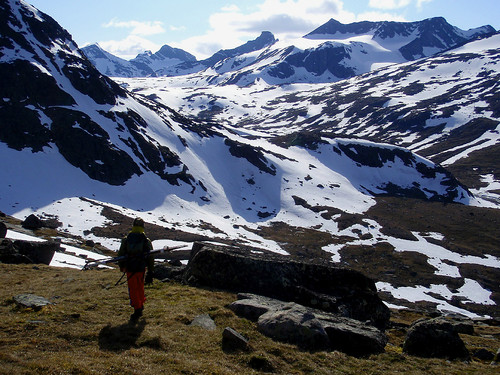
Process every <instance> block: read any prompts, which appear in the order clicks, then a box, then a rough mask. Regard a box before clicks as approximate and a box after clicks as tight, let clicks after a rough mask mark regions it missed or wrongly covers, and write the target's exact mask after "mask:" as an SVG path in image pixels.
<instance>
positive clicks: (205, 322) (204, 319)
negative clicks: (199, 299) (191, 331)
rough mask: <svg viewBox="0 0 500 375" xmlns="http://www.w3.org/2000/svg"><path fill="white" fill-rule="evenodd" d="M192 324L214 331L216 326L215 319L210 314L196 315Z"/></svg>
mask: <svg viewBox="0 0 500 375" xmlns="http://www.w3.org/2000/svg"><path fill="white" fill-rule="evenodd" d="M189 325H190V326H194V327H201V328H203V329H206V330H207V331H213V330H214V329H215V328H217V327H216V325H215V322H214V320H213V319H212V318H211V317H210V315H208V314H202V315H198V316H196V317H195V318H194V319H193V321H192V322H191V324H189Z"/></svg>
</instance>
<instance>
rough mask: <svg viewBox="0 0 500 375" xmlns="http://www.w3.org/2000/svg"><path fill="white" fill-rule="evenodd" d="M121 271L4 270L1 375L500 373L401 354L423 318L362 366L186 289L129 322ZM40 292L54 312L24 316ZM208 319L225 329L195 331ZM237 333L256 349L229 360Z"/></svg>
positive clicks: (478, 336)
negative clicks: (265, 330)
mask: <svg viewBox="0 0 500 375" xmlns="http://www.w3.org/2000/svg"><path fill="white" fill-rule="evenodd" d="M120 276H121V274H120V272H119V271H118V270H115V269H113V270H91V271H78V270H73V269H59V268H52V267H48V266H43V265H38V266H33V265H7V264H0V282H1V284H2V285H3V286H4V287H3V288H1V290H0V316H1V317H2V319H0V373H2V374H20V373H26V374H90V373H99V374H115V373H122V374H160V373H165V374H235V373H238V374H252V373H260V372H263V371H273V372H274V373H277V374H308V373H310V374H313V373H314V374H387V373H401V372H405V373H407V374H443V373H446V374H464V373H467V374H494V373H497V371H498V367H497V366H492V365H490V363H489V362H481V361H478V360H475V359H473V360H472V361H471V362H470V363H464V362H460V361H452V362H449V361H446V360H439V359H421V358H417V357H411V356H408V355H405V354H403V353H402V351H401V344H402V340H403V339H404V335H405V327H406V325H407V324H409V323H410V322H412V321H414V320H416V319H418V318H420V317H422V316H421V315H418V314H417V313H414V312H399V313H398V312H395V311H394V312H393V314H392V321H393V323H394V327H395V328H393V329H391V330H389V331H388V335H389V344H388V345H387V347H386V353H384V354H380V355H376V356H371V357H369V358H364V359H359V358H354V357H349V356H347V355H345V354H342V353H339V352H307V351H301V350H298V349H297V348H296V347H295V346H293V345H289V344H283V343H277V342H274V341H272V340H271V339H269V338H267V337H265V336H263V335H262V334H260V333H259V332H258V331H257V330H256V328H255V324H254V323H252V322H250V321H248V320H246V319H242V318H239V317H237V316H236V315H235V314H234V313H233V312H232V311H230V310H229V309H227V308H226V307H225V306H226V305H227V304H229V303H231V302H233V301H234V300H236V296H235V295H234V294H231V293H227V292H223V291H215V290H208V289H200V288H193V287H190V286H185V285H181V284H177V283H161V282H159V281H155V283H154V284H153V285H152V286H150V287H147V290H146V293H147V297H148V301H147V302H146V309H145V314H144V318H142V319H141V320H140V321H139V322H138V323H137V324H136V325H131V324H129V323H128V319H129V315H130V313H131V312H132V309H131V307H130V306H128V295H127V287H126V285H119V286H114V285H115V283H116V281H117V280H118V279H119V277H120ZM21 293H33V294H36V295H39V296H42V297H45V298H48V299H49V300H50V301H51V302H53V303H54V304H53V305H51V306H48V307H45V308H43V309H42V310H40V311H33V310H30V309H22V308H19V307H18V306H17V305H16V304H15V303H14V301H13V297H14V296H15V295H17V294H21ZM205 313H207V314H209V315H210V316H211V317H212V318H213V319H214V321H215V323H216V325H217V328H216V330H214V331H207V330H204V329H202V328H200V327H194V326H190V325H189V323H190V322H191V321H192V320H193V318H195V317H196V316H197V315H200V314H205ZM227 326H230V327H232V328H234V329H236V330H237V331H239V332H240V333H242V334H243V335H244V336H246V337H248V338H249V339H250V344H251V350H249V351H246V352H226V351H224V350H223V349H222V346H221V341H222V331H223V330H224V328H225V327H227ZM462 338H463V339H464V341H465V342H466V345H467V347H468V349H469V350H470V351H473V350H475V349H477V348H486V349H488V350H490V351H493V352H496V350H497V349H498V347H500V327H490V326H476V327H475V334H474V335H462Z"/></svg>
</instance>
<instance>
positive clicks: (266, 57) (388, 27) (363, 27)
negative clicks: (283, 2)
mask: <svg viewBox="0 0 500 375" xmlns="http://www.w3.org/2000/svg"><path fill="white" fill-rule="evenodd" d="M493 33H495V29H494V28H493V27H491V26H488V25H487V26H482V27H479V28H475V29H471V30H461V29H459V28H458V27H455V26H452V25H450V24H449V23H448V22H447V21H446V20H445V19H444V18H442V17H435V18H429V19H425V20H422V21H417V22H393V21H380V22H370V21H363V22H354V23H349V24H343V23H341V22H339V21H337V20H334V19H330V20H329V21H328V22H326V23H325V24H323V25H321V26H320V27H318V28H317V29H315V30H313V31H312V32H310V33H308V34H306V35H305V36H304V37H303V38H300V39H298V40H296V41H291V42H290V44H288V45H285V44H284V43H277V39H276V38H275V36H274V35H273V34H272V33H271V32H269V31H264V32H262V33H261V34H260V35H259V36H258V37H257V38H256V39H254V40H251V41H248V42H246V43H244V44H242V45H240V46H238V47H235V48H232V49H222V50H219V51H218V52H216V53H215V54H213V55H212V56H210V57H209V58H207V59H204V60H200V61H197V60H196V58H195V57H194V56H192V55H191V54H189V53H187V52H185V51H183V50H179V49H175V48H171V47H169V46H163V47H162V48H161V49H160V50H159V51H158V52H156V53H154V54H153V53H152V52H150V51H148V52H145V53H143V54H140V55H138V56H137V57H136V58H135V59H133V60H130V63H131V64H133V68H129V69H125V68H124V62H123V61H118V62H117V61H116V60H115V59H113V58H112V57H110V58H108V61H107V62H106V63H103V62H102V60H100V59H101V58H102V57H97V56H96V57H93V56H91V54H90V53H87V55H88V57H89V59H90V60H91V61H93V62H94V64H95V65H96V67H97V68H98V69H99V70H100V71H101V72H102V73H103V74H106V75H110V74H109V72H111V73H112V74H111V75H113V74H114V75H116V76H118V77H131V74H135V76H138V77H142V76H182V75H188V74H198V75H199V80H202V81H204V82H207V83H209V84H211V85H229V84H236V85H239V86H246V85H251V84H253V83H255V82H257V81H258V80H262V81H264V82H266V83H268V84H271V85H280V84H288V83H324V82H335V81H338V80H341V79H346V78H351V77H354V76H356V75H359V74H363V73H367V72H369V71H372V70H374V69H377V68H379V67H381V66H387V65H391V64H397V63H403V62H407V61H413V60H416V59H420V58H423V57H430V56H433V55H435V54H437V53H440V52H443V51H445V50H448V49H450V48H454V47H457V46H459V45H462V44H464V43H467V42H469V41H471V40H473V39H475V38H477V37H479V36H485V35H490V34H493ZM360 37H361V38H360ZM304 41H308V42H306V43H304ZM299 46H307V47H306V48H304V47H302V48H304V49H302V48H299ZM84 50H85V49H84ZM113 64H116V65H117V67H116V68H113V67H112V66H111V65H113ZM207 68H210V69H207ZM132 76H133V75H132ZM200 82H201V81H200Z"/></svg>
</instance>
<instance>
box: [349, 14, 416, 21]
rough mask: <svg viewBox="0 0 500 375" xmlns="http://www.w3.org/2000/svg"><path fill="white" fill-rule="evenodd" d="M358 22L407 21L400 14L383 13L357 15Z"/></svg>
mask: <svg viewBox="0 0 500 375" xmlns="http://www.w3.org/2000/svg"><path fill="white" fill-rule="evenodd" d="M358 19H359V20H363V21H372V22H375V21H396V22H407V21H408V20H407V19H406V18H404V17H403V16H402V15H400V14H392V13H383V12H365V13H361V14H359V15H358Z"/></svg>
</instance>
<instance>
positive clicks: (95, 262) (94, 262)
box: [82, 245, 187, 270]
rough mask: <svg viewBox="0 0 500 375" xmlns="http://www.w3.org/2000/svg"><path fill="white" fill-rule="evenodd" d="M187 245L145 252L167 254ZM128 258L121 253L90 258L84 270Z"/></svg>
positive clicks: (148, 254)
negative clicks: (117, 255) (101, 257)
mask: <svg viewBox="0 0 500 375" xmlns="http://www.w3.org/2000/svg"><path fill="white" fill-rule="evenodd" d="M185 246H187V245H177V246H164V247H163V248H161V249H157V250H151V251H150V252H149V253H147V254H145V256H150V255H153V256H154V255H156V254H165V253H168V252H170V251H172V250H176V249H181V248H183V247H185ZM125 259H127V255H121V256H119V257H114V258H109V259H102V260H88V261H86V262H85V265H84V266H83V268H82V270H89V269H91V268H95V267H97V266H101V265H105V264H108V263H116V262H119V261H121V260H125Z"/></svg>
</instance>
